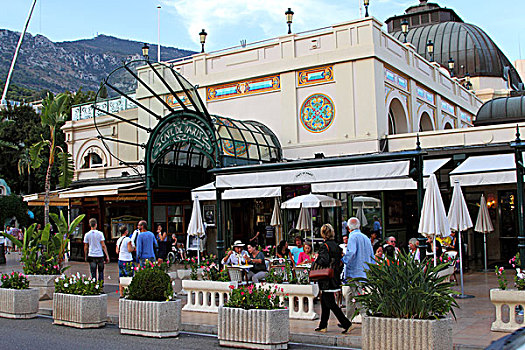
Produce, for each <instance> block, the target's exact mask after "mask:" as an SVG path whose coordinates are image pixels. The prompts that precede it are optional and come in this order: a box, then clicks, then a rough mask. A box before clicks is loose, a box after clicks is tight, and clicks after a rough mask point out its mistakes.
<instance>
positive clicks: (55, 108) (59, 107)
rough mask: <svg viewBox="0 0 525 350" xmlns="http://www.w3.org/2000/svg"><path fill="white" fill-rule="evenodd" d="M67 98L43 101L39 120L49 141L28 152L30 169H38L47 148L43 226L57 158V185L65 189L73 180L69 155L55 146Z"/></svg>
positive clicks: (47, 210) (67, 106)
mask: <svg viewBox="0 0 525 350" xmlns="http://www.w3.org/2000/svg"><path fill="white" fill-rule="evenodd" d="M69 107H70V104H69V96H68V95H67V94H58V95H57V96H56V97H54V96H53V94H51V93H49V94H48V95H47V97H46V98H45V99H44V101H43V109H42V114H41V115H40V119H41V122H42V125H43V126H47V127H49V139H44V137H43V136H42V141H40V142H37V143H35V144H34V145H33V146H31V149H30V151H29V153H30V156H31V167H32V168H33V169H37V168H39V167H40V166H41V165H42V164H43V162H44V158H42V156H41V155H40V153H41V152H42V150H43V149H44V148H46V147H47V148H49V158H48V165H47V172H46V180H45V184H44V185H45V197H44V225H47V224H48V223H49V192H50V189H51V169H52V168H53V165H54V164H55V158H58V164H59V168H60V176H59V185H60V186H61V187H67V186H69V184H70V183H71V180H72V179H73V164H72V161H71V155H70V154H69V153H67V152H66V151H65V150H64V149H62V148H61V147H60V146H58V145H57V144H56V142H57V140H56V136H57V132H60V127H61V126H62V125H64V123H65V122H66V120H67V118H68V115H69Z"/></svg>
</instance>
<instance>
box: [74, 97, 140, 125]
mask: <svg viewBox="0 0 525 350" xmlns="http://www.w3.org/2000/svg"><path fill="white" fill-rule="evenodd" d="M129 96H130V97H131V98H133V99H134V98H135V94H134V93H133V94H129ZM96 106H97V108H98V109H101V111H100V110H97V111H96V112H95V115H96V116H97V117H98V116H101V115H105V114H107V113H108V112H109V113H118V112H120V111H124V110H127V109H133V108H137V105H136V104H134V103H133V102H132V101H130V100H128V99H127V98H126V97H124V96H119V97H115V98H111V99H108V100H104V101H100V102H97V104H96ZM89 118H93V102H88V103H84V104H81V105H76V106H73V107H72V108H71V119H72V120H73V121H76V120H83V119H89Z"/></svg>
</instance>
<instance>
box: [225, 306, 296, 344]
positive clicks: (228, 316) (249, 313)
mask: <svg viewBox="0 0 525 350" xmlns="http://www.w3.org/2000/svg"><path fill="white" fill-rule="evenodd" d="M217 324H218V338H219V345H221V346H230V347H238V348H245V349H287V348H288V341H289V339H290V318H289V316H288V310H286V309H279V310H256V309H252V310H244V309H238V308H230V307H224V306H221V307H219V314H218V323H217Z"/></svg>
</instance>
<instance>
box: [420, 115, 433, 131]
mask: <svg viewBox="0 0 525 350" xmlns="http://www.w3.org/2000/svg"><path fill="white" fill-rule="evenodd" d="M432 130H434V125H433V124H432V119H430V116H429V115H428V113H427V112H424V113H423V114H422V115H421V119H419V131H432Z"/></svg>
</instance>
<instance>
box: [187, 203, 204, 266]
mask: <svg viewBox="0 0 525 350" xmlns="http://www.w3.org/2000/svg"><path fill="white" fill-rule="evenodd" d="M187 232H188V235H190V236H196V237H197V262H198V263H199V264H200V251H201V244H200V237H201V236H202V235H204V234H205V233H206V228H205V227H204V222H203V221H202V214H201V206H200V204H199V197H198V196H195V200H194V201H193V209H192V211H191V219H190V224H189V225H188V231H187Z"/></svg>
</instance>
